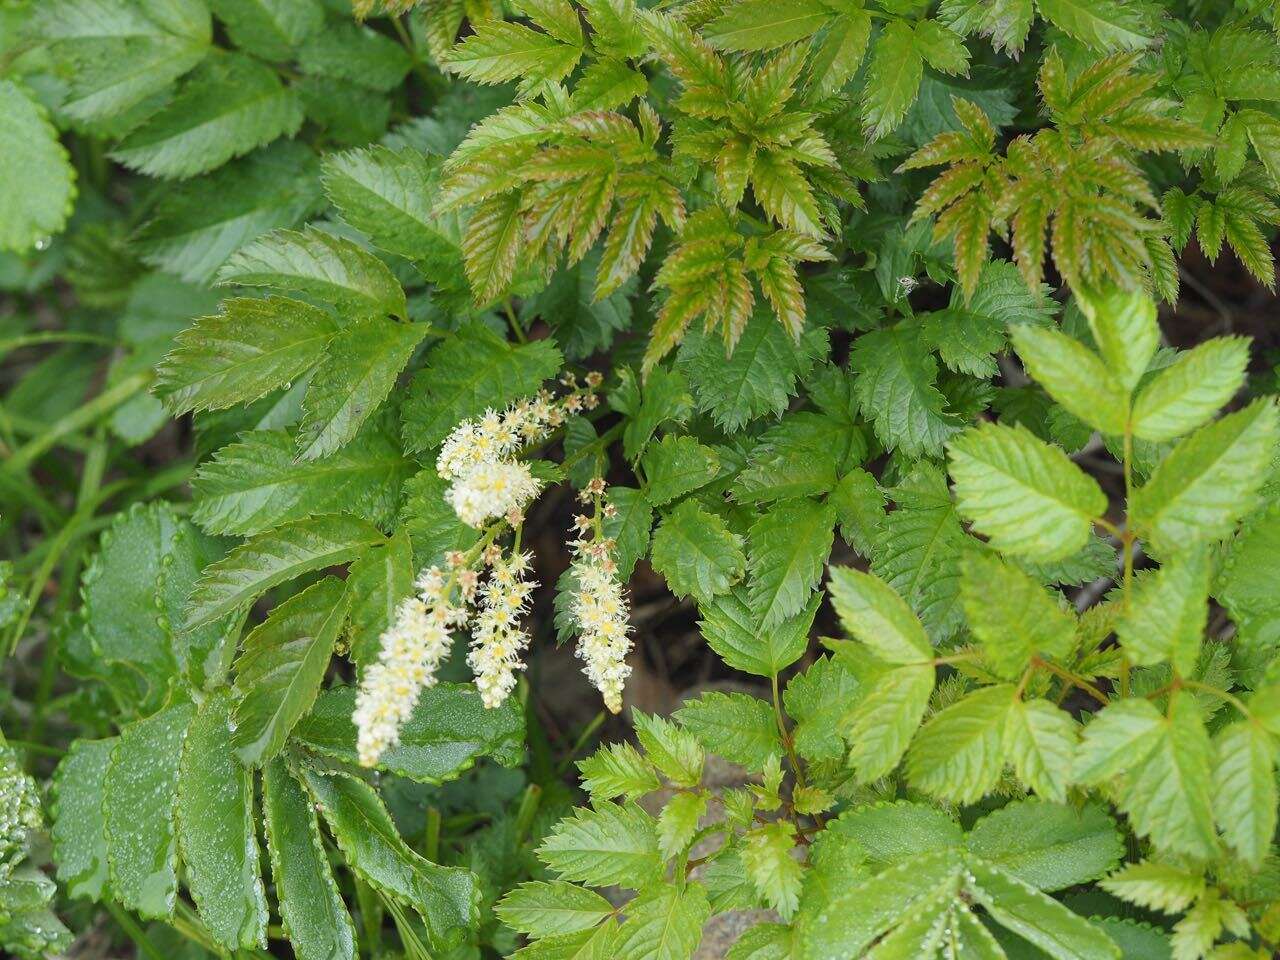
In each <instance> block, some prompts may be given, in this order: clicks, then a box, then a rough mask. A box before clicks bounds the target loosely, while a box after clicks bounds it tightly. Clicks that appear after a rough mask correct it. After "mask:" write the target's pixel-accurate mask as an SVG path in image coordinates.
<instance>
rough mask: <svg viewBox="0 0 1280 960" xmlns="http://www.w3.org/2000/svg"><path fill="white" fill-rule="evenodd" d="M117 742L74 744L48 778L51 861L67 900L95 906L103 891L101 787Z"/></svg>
mask: <svg viewBox="0 0 1280 960" xmlns="http://www.w3.org/2000/svg"><path fill="white" fill-rule="evenodd" d="M115 745H116V738H115V737H112V738H110V739H108V740H76V741H75V742H74V743H72V744H71V748H70V749H69V750H68V751H67V755H66V756H65V757H63V758H62V760H61V761H60V762H59V763H58V770H57V772H56V773H55V774H54V778H53V792H54V798H55V803H54V808H53V810H54V820H53V829H52V830H51V835H52V838H53V860H54V862H55V863H56V864H57V865H58V880H59V881H60V882H61V883H62V885H63V886H64V888H65V889H66V892H67V896H69V897H88V898H89V899H90V900H97V899H99V898H101V897H102V895H103V893H104V892H106V890H107V834H106V817H105V815H104V813H103V809H102V797H103V793H104V789H105V788H104V782H105V780H106V776H107V768H108V767H109V766H110V764H111V752H112V750H113V749H114V748H115Z"/></svg>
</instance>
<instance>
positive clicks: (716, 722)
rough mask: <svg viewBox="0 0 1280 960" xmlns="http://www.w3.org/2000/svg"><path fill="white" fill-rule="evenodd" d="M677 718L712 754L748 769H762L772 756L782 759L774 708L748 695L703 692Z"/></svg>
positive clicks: (680, 710) (677, 714) (685, 706)
mask: <svg viewBox="0 0 1280 960" xmlns="http://www.w3.org/2000/svg"><path fill="white" fill-rule="evenodd" d="M675 716H676V719H677V720H679V721H680V723H681V725H682V726H684V727H686V728H687V729H688V730H689V731H690V732H692V733H693V735H694V736H695V737H697V738H698V740H699V742H700V743H701V744H702V745H703V746H704V747H706V748H707V750H709V751H710V752H711V753H715V754H719V755H720V756H722V757H724V758H725V759H726V760H728V761H730V762H732V763H740V764H742V765H743V766H744V767H746V768H747V769H748V770H762V769H763V768H764V765H765V763H766V762H767V761H768V759H769V758H770V757H780V756H782V752H783V750H782V741H781V740H780V739H779V737H778V724H777V721H776V720H775V719H774V716H773V711H772V709H771V708H770V706H769V704H768V703H766V702H765V701H764V700H760V699H758V698H756V697H752V696H749V695H748V694H745V693H716V692H709V693H704V694H703V695H702V696H700V697H699V698H698V699H696V700H686V701H685V702H684V704H683V705H682V706H681V707H680V709H679V710H677V711H676V712H675Z"/></svg>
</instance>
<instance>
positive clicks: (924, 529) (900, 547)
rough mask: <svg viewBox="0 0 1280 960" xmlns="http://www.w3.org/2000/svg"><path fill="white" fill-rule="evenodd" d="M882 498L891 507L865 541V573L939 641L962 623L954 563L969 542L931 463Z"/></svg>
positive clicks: (957, 571) (957, 564) (943, 478)
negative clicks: (867, 557)
mask: <svg viewBox="0 0 1280 960" xmlns="http://www.w3.org/2000/svg"><path fill="white" fill-rule="evenodd" d="M888 494H889V496H890V498H891V499H892V500H893V501H894V504H895V509H893V510H891V511H890V512H889V513H888V514H887V515H885V516H883V517H882V518H881V519H880V520H879V524H878V526H879V529H878V530H876V533H875V537H874V539H872V541H871V543H870V554H871V572H872V573H874V574H875V575H876V576H878V577H880V578H881V579H882V580H884V582H885V583H887V584H888V585H889V586H891V587H893V589H894V590H896V591H897V592H898V594H899V595H900V596H901V597H902V598H903V599H904V600H906V601H907V603H909V604H910V605H911V609H913V610H915V612H916V613H917V614H918V615H919V617H920V620H921V622H922V623H923V624H924V626H925V629H926V630H927V631H928V632H929V636H930V637H931V638H932V639H933V641H934V642H935V643H940V642H942V641H943V640H945V639H947V638H948V637H950V636H951V635H952V634H953V633H954V632H955V631H956V629H957V628H958V627H959V626H960V624H961V622H962V619H963V617H962V612H961V608H960V560H961V558H962V557H963V555H964V553H965V551H966V549H967V548H968V547H970V546H972V545H973V541H972V540H970V538H969V537H968V536H967V535H966V534H965V532H964V530H963V528H962V527H961V526H960V517H959V515H958V514H957V513H956V505H955V502H954V501H953V500H952V499H951V491H950V489H948V487H947V478H946V475H945V474H944V473H943V472H942V471H941V470H940V469H938V467H937V466H935V465H934V464H932V463H928V462H921V463H919V464H917V465H916V467H915V468H914V469H913V470H912V471H911V472H910V473H909V474H908V475H907V476H906V477H905V478H904V479H903V480H901V481H900V482H899V483H898V485H897V486H895V487H893V488H892V489H891V490H889V491H888ZM877 508H878V505H877Z"/></svg>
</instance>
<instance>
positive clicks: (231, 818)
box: [177, 692, 267, 950]
mask: <svg viewBox="0 0 1280 960" xmlns="http://www.w3.org/2000/svg"><path fill="white" fill-rule="evenodd" d="M231 722H232V721H231V702H230V698H229V697H228V696H227V695H226V693H225V692H220V693H217V694H214V695H213V696H210V697H209V698H208V699H206V700H205V702H204V703H203V704H201V705H200V711H199V713H197V714H196V716H195V719H194V720H192V721H191V727H190V729H188V731H187V738H186V741H185V742H184V743H183V746H182V763H181V768H180V769H181V773H180V775H179V779H178V806H177V811H178V845H179V847H180V848H181V850H182V859H183V862H184V863H186V866H187V873H186V879H187V886H188V887H189V888H190V890H191V897H192V899H193V900H194V901H195V903H196V908H197V909H198V910H199V912H200V919H201V920H203V921H204V925H205V927H206V928H207V929H208V930H209V932H210V933H211V934H213V937H214V939H215V940H216V941H217V942H218V943H220V944H221V945H222V946H224V947H226V948H227V949H228V950H237V949H239V948H240V947H246V948H251V947H255V946H262V945H264V944H265V943H266V938H267V895H266V891H265V890H264V889H263V886H262V877H261V875H260V873H259V869H260V868H259V863H258V856H259V854H258V832H257V828H256V826H255V824H254V815H253V776H252V774H251V773H250V771H249V770H247V769H246V768H245V767H243V766H241V764H240V762H239V761H238V760H237V759H236V756H235V753H234V752H233V751H232V748H231V737H232V734H231V732H230V726H231Z"/></svg>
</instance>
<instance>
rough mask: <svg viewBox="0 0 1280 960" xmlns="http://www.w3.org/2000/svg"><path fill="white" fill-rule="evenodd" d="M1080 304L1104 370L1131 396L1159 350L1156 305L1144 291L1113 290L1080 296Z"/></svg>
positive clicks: (1158, 326)
mask: <svg viewBox="0 0 1280 960" xmlns="http://www.w3.org/2000/svg"><path fill="white" fill-rule="evenodd" d="M1079 303H1080V308H1081V311H1082V312H1083V313H1084V315H1085V319H1087V320H1088V321H1089V329H1090V330H1091V331H1093V339H1094V340H1095V341H1097V344H1098V350H1099V352H1100V353H1101V354H1102V359H1103V360H1104V361H1105V362H1106V365H1107V370H1108V371H1109V372H1110V373H1111V375H1112V376H1113V377H1114V378H1115V379H1116V380H1117V381H1118V382H1119V383H1120V386H1121V387H1123V388H1124V390H1125V391H1126V392H1131V391H1132V390H1133V388H1134V387H1136V386H1137V385H1138V381H1139V380H1141V379H1142V375H1143V374H1144V373H1146V371H1147V365H1148V364H1149V363H1151V358H1152V357H1154V356H1155V353H1156V349H1157V348H1158V347H1159V346H1160V325H1159V324H1158V323H1157V322H1156V302H1155V301H1154V300H1152V299H1151V297H1149V296H1148V295H1147V294H1146V292H1145V291H1143V290H1124V289H1122V288H1116V289H1114V290H1110V291H1108V292H1107V293H1105V294H1093V295H1089V296H1082V297H1080V299H1079ZM1050 392H1052V391H1050ZM1059 402H1061V401H1059Z"/></svg>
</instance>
